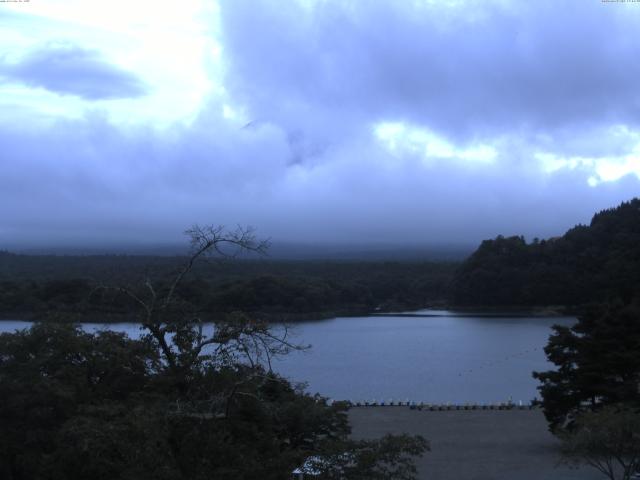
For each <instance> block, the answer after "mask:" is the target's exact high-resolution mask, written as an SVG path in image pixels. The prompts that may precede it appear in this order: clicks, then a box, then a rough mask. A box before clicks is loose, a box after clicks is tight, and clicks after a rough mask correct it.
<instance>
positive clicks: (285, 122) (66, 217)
mask: <svg viewBox="0 0 640 480" xmlns="http://www.w3.org/2000/svg"><path fill="white" fill-rule="evenodd" d="M634 7H635V6H634V5H623V4H619V5H614V4H602V3H600V2H593V4H589V3H588V2H582V1H569V2H563V5H562V7H561V6H559V4H558V3H557V2H555V1H547V0H543V1H540V2H535V4H531V5H528V4H523V3H522V2H506V1H497V0H496V1H493V2H467V3H464V4H462V3H460V2H451V3H446V2H445V3H443V2H430V1H423V2H383V1H375V2H343V1H331V0H326V1H311V0H306V1H304V2H302V1H301V2H300V3H296V2H290V3H288V4H287V8H282V5H281V4H280V3H278V2H270V1H261V0H256V1H252V2H238V1H231V0H229V1H227V0H223V1H221V2H220V4H219V10H218V14H219V17H216V18H213V17H212V19H211V22H212V23H215V24H219V26H220V28H219V29H212V32H214V33H212V32H209V34H211V35H216V38H215V41H216V42H217V43H218V44H219V45H220V52H221V53H220V55H219V56H218V57H216V59H217V60H216V62H217V63H214V64H212V65H209V68H210V69H211V75H212V78H214V77H215V78H216V79H218V78H219V76H220V72H223V76H222V84H221V86H220V88H218V89H216V90H213V91H212V92H211V93H210V96H209V98H208V99H207V101H206V102H204V103H202V105H201V109H200V112H199V114H198V115H197V117H195V118H193V119H191V120H190V121H188V122H184V121H181V122H176V123H175V124H174V125H172V126H171V127H169V128H166V127H162V128H159V127H157V126H155V125H154V124H153V121H152V120H153V119H150V120H149V122H148V123H138V124H136V125H130V124H127V125H122V124H118V123H117V122H115V121H114V120H113V119H112V118H111V117H110V116H109V111H108V107H104V108H105V109H104V110H103V109H101V110H96V109H95V108H87V110H86V111H85V113H84V115H83V116H81V117H80V118H76V119H63V118H53V119H52V118H50V117H46V118H45V119H44V120H39V121H36V120H37V115H35V114H33V112H31V111H30V112H27V113H25V112H26V111H20V108H19V106H18V107H16V109H17V111H18V113H19V114H21V115H22V116H23V118H26V116H27V115H30V116H31V117H29V118H30V119H31V120H33V122H29V124H26V123H21V124H16V123H15V122H13V121H12V119H11V118H9V116H4V117H2V116H0V125H1V126H2V128H0V144H2V145H3V146H5V148H4V149H3V152H2V153H0V168H1V171H2V175H1V176H0V218H2V219H3V222H2V225H0V246H1V244H2V243H3V242H4V243H5V244H9V243H12V244H15V243H16V242H18V243H20V242H22V243H25V244H26V243H29V244H39V245H46V244H56V243H57V244H60V243H66V244H78V243H83V242H93V243H114V242H147V243H162V242H165V241H174V240H175V241H178V240H180V232H181V231H182V230H183V229H184V228H186V227H188V226H189V225H191V224H192V223H194V222H200V223H225V224H228V225H235V224H236V223H240V224H251V225H253V226H255V227H256V228H257V229H258V231H259V232H260V233H262V234H263V235H265V236H271V237H273V238H274V239H275V240H288V241H306V242H320V243H323V242H332V243H335V242H358V243H363V242H394V243H411V244H417V243H443V242H455V243H467V242H469V243H475V242H477V241H479V240H481V239H483V238H488V237H494V236H495V235H497V234H506V235H511V234H525V235H528V236H529V237H533V236H540V237H545V236H552V235H558V234H561V233H562V232H563V231H564V230H566V229H567V228H569V227H571V226H572V225H574V224H575V223H578V222H587V221H589V219H590V216H591V215H592V214H593V212H594V211H596V210H598V209H601V208H606V207H609V206H613V205H615V204H616V203H618V202H620V201H622V200H625V199H628V198H630V197H632V196H634V195H637V194H638V192H640V188H639V187H640V181H639V180H638V175H640V160H639V158H640V157H639V156H640V125H638V120H639V118H640V115H639V113H640V95H639V90H638V89H637V82H636V79H637V78H638V74H639V73H640V72H639V71H638V69H639V68H640V66H639V64H638V63H637V61H635V59H636V58H637V55H638V53H640V37H638V36H637V35H634V34H633V32H635V31H636V29H637V28H638V27H640V7H638V8H635V10H632V9H633V8H634ZM20 58H21V61H20V63H17V64H13V66H12V68H13V69H14V70H13V73H12V74H11V75H13V77H12V78H14V79H19V80H20V81H22V82H26V83H31V84H33V85H37V86H41V87H44V88H47V89H49V90H52V91H56V92H59V93H70V94H72V95H75V96H81V97H84V98H86V99H97V98H100V99H109V98H119V99H120V100H117V101H119V102H122V101H127V100H126V98H127V97H136V96H139V95H144V93H145V92H146V90H145V87H144V85H142V84H141V83H140V82H139V81H138V80H137V77H136V76H135V75H133V74H129V73H127V72H125V71H122V70H118V69H117V68H116V67H113V66H110V65H109V64H107V63H105V62H104V60H103V59H102V57H101V56H100V55H99V54H98V53H97V51H94V50H91V51H86V50H82V49H78V48H77V47H68V46H67V47H64V48H60V47H57V46H56V47H47V48H41V49H39V50H29V51H28V52H25V53H24V54H23V55H22V56H21V57H20ZM16 72H17V73H16ZM4 75H8V74H7V73H6V72H5V73H4ZM72 79H75V80H77V82H74V81H73V80H72ZM65 89H67V90H65Z"/></svg>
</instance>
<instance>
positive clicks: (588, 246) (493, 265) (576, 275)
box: [451, 198, 640, 306]
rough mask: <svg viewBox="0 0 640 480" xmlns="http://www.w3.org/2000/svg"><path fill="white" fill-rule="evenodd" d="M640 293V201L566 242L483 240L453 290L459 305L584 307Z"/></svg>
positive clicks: (602, 215)
mask: <svg viewBox="0 0 640 480" xmlns="http://www.w3.org/2000/svg"><path fill="white" fill-rule="evenodd" d="M639 293H640V199H638V198H634V199H632V200H630V201H628V202H623V203H622V204H620V205H619V206H617V207H615V208H610V209H606V210H602V211H601V212H598V213H596V214H595V215H594V216H593V218H592V220H591V223H590V224H589V225H577V226H575V227H573V228H572V229H570V230H569V231H567V232H566V233H565V234H564V235H563V236H562V237H555V238H551V239H548V240H538V239H534V241H533V242H531V243H527V242H526V241H525V239H524V237H522V236H515V237H503V236H501V235H500V236H498V237H497V238H495V239H493V240H485V241H483V242H482V243H481V244H480V246H479V247H478V249H477V250H476V251H475V252H474V253H473V254H471V256H470V257H469V258H468V259H467V260H465V261H464V262H463V264H462V265H461V266H460V268H459V269H458V271H457V272H456V275H455V277H454V280H453V282H452V285H451V298H452V302H453V303H454V304H455V305H460V306H464V305H487V306H512V305H530V306H533V305H583V304H587V303H591V302H601V301H605V300H611V299H613V298H617V299H620V300H622V301H624V302H627V301H629V300H630V299H631V298H632V297H634V296H637V295H638V294H639Z"/></svg>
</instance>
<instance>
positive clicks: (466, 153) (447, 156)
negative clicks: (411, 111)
mask: <svg viewBox="0 0 640 480" xmlns="http://www.w3.org/2000/svg"><path fill="white" fill-rule="evenodd" d="M373 132H374V135H375V137H376V138H377V139H378V140H379V141H380V142H381V143H382V144H383V145H384V146H385V147H386V148H387V149H388V150H389V152H391V153H392V154H394V155H396V156H400V157H402V156H405V155H418V156H420V157H421V158H422V159H423V160H424V161H425V162H426V163H430V162H433V161H438V160H448V161H453V162H460V163H462V164H463V165H465V166H470V165H477V164H490V163H493V162H494V161H495V160H496V158H497V156H498V152H497V150H496V148H495V147H494V146H492V145H490V144H489V143H485V142H473V143H471V144H469V145H466V146H463V147H461V146H456V145H454V144H453V143H451V142H449V141H447V140H446V139H445V138H444V137H442V136H439V135H437V134H435V133H434V132H433V131H431V130H429V129H428V128H424V127H417V126H413V125H408V124H406V123H403V122H380V123H377V124H376V125H374V127H373Z"/></svg>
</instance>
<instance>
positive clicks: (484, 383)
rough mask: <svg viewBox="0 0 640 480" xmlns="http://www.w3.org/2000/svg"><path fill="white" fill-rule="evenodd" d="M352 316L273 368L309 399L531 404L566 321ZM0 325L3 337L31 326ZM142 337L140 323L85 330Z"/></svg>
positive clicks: (312, 333) (307, 332)
mask: <svg viewBox="0 0 640 480" xmlns="http://www.w3.org/2000/svg"><path fill="white" fill-rule="evenodd" d="M416 313H428V314H436V315H441V316H432V317H391V316H385V317H381V316H380V317H377V316H369V317H355V318H354V317H351V318H334V319H331V320H322V321H317V322H304V323H300V324H297V325H296V326H295V327H293V330H292V331H293V335H294V338H295V340H296V341H297V342H298V343H300V344H311V345H312V348H311V349H310V350H309V351H306V352H294V353H292V354H290V355H289V356H287V357H285V358H283V359H280V360H278V361H276V362H275V363H274V369H275V370H277V371H279V372H280V373H282V374H283V375H285V376H286V377H288V378H290V379H291V380H293V381H306V382H308V390H309V391H310V392H312V393H315V392H319V393H321V394H322V395H325V396H328V397H331V398H334V399H349V400H353V401H358V400H360V401H363V400H368V401H372V400H377V401H381V400H384V401H389V400H390V399H393V400H396V401H397V400H401V401H406V400H412V401H424V402H430V403H441V402H452V403H464V402H478V403H492V402H503V401H507V400H508V399H509V398H511V399H513V401H515V402H518V401H520V400H522V401H523V402H528V401H530V400H531V399H533V398H534V397H535V396H537V391H536V386H537V382H536V381H535V380H534V379H533V378H532V377H531V372H532V371H534V370H548V369H550V368H552V365H551V364H549V363H548V362H547V361H546V357H545V355H544V351H543V348H544V346H545V345H546V343H547V339H548V337H549V335H550V333H551V328H550V327H551V326H552V325H553V324H561V325H571V324H572V323H574V322H575V319H573V318H569V317H553V318H539V317H525V318H510V317H500V318H486V317H480V316H478V317H473V316H469V317H456V316H452V315H451V314H450V313H449V312H446V311H440V312H434V311H422V312H416ZM29 325H30V323H29V322H16V321H2V322H0V332H7V331H14V330H15V329H17V328H27V327H29ZM84 327H85V328H86V329H87V330H96V329H100V328H109V329H113V330H117V331H123V332H126V333H128V334H129V335H130V336H132V337H135V336H137V335H139V333H140V330H139V327H138V325H137V324H135V323H119V324H109V325H104V326H103V325H96V324H85V325H84Z"/></svg>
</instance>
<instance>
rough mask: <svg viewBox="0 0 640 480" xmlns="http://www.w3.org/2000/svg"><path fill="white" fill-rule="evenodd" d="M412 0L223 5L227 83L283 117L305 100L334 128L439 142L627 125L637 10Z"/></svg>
mask: <svg viewBox="0 0 640 480" xmlns="http://www.w3.org/2000/svg"><path fill="white" fill-rule="evenodd" d="M419 3H420V2H379V1H374V2H339V1H327V2H313V3H312V5H313V6H311V7H304V6H302V5H300V4H297V6H296V4H293V5H292V4H288V6H287V8H278V6H277V5H276V4H274V3H273V2H269V1H256V2H236V1H226V0H225V1H223V2H222V7H221V11H222V16H223V21H222V25H223V29H224V40H223V42H224V46H225V51H226V52H227V56H228V60H229V62H230V65H231V68H230V75H229V85H230V88H231V89H232V90H233V91H234V92H236V93H237V94H238V95H239V98H242V99H243V100H244V101H245V102H246V103H247V104H248V105H249V106H250V108H251V109H252V111H254V112H255V114H256V115H258V116H261V117H266V116H268V117H270V118H273V119H274V120H275V121H278V122H283V123H295V122H297V121H298V116H299V115H301V114H304V113H305V112H307V111H315V110H316V108H317V107H318V108H319V110H320V111H322V110H324V109H326V108H331V110H332V112H333V113H334V114H336V115H335V117H334V121H335V122H337V123H339V124H341V125H343V124H345V122H348V121H349V119H350V118H352V117H353V116H354V115H360V116H362V117H364V118H366V119H369V120H375V119H378V118H397V119H404V120H408V121H412V122H415V123H419V124H424V125H428V126H430V127H431V128H433V129H436V130H438V131H440V132H442V133H444V134H446V135H447V136H450V137H460V136H462V135H486V134H500V133H504V131H505V130H511V131H512V130H514V129H518V128H522V129H527V130H529V129H532V130H535V131H538V130H544V131H549V130H552V129H555V128H560V127H566V126H571V125H592V124H599V123H602V122H608V123H612V122H613V123H615V122H621V123H631V124H634V125H637V124H638V121H639V120H640V90H639V89H638V88H637V82H636V79H637V78H638V76H639V75H640V63H639V62H637V61H635V59H636V58H638V56H639V55H640V36H638V35H636V34H635V32H636V31H637V27H638V14H637V13H638V12H633V11H630V9H629V8H627V9H625V8H624V7H625V6H621V7H622V8H616V7H615V6H612V5H606V4H602V3H601V2H597V1H594V2H590V1H586V2H585V1H581V0H580V1H578V0H573V1H564V2H557V1H549V0H542V1H537V2H511V3H506V2H500V3H498V2H479V3H475V2H467V3H464V4H463V5H462V6H459V7H446V2H433V3H431V4H428V3H426V2H425V4H424V5H423V6H422V7H420V6H418V5H419ZM626 7H628V6H626ZM636 10H638V9H636ZM345 110H346V111H347V112H349V113H350V114H349V115H347V116H346V119H343V118H342V115H341V112H343V111H345Z"/></svg>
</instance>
